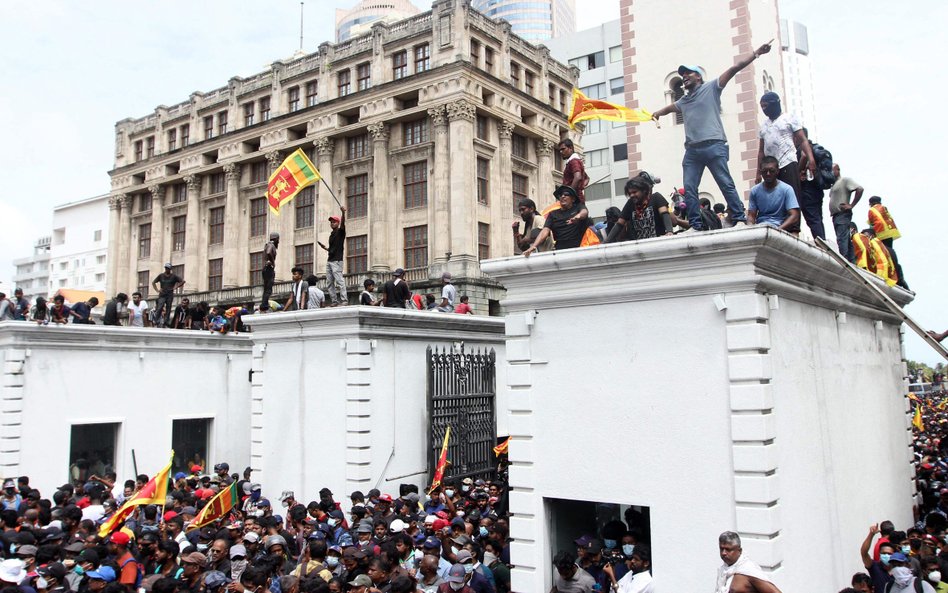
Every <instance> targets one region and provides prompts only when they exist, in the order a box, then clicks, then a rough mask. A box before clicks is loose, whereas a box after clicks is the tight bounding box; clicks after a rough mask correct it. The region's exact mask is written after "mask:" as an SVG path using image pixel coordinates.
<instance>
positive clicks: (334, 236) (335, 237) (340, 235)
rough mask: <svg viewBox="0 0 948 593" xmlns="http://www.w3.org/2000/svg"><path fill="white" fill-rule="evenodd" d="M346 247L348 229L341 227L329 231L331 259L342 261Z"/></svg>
mask: <svg viewBox="0 0 948 593" xmlns="http://www.w3.org/2000/svg"><path fill="white" fill-rule="evenodd" d="M345 248H346V229H345V227H339V228H338V229H336V230H334V231H333V232H331V233H329V261H342V254H343V252H344V251H345Z"/></svg>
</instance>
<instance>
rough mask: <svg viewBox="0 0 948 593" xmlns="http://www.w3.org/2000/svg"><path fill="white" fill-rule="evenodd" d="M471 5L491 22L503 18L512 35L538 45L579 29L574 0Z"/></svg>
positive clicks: (497, 0) (491, 0)
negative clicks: (507, 23) (577, 27)
mask: <svg viewBox="0 0 948 593" xmlns="http://www.w3.org/2000/svg"><path fill="white" fill-rule="evenodd" d="M471 5H472V6H473V7H474V8H475V9H477V10H479V11H481V12H483V13H484V14H485V15H487V16H489V17H490V18H492V19H504V20H505V21H507V22H509V23H510V27H511V29H513V32H514V33H516V34H517V35H519V36H520V37H522V38H524V39H526V40H527V41H530V42H532V43H536V42H538V41H546V40H548V39H555V38H557V37H561V36H563V35H569V34H570V33H572V32H573V31H575V30H576V2H575V0H541V1H539V2H536V1H534V2H523V1H522V0H473V1H472V2H471Z"/></svg>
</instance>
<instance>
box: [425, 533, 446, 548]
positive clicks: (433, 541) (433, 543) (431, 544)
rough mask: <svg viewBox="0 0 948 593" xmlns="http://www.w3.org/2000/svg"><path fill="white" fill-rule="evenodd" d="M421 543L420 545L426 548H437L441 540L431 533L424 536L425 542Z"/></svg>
mask: <svg viewBox="0 0 948 593" xmlns="http://www.w3.org/2000/svg"><path fill="white" fill-rule="evenodd" d="M421 545H422V547H425V548H428V549H429V550H437V549H438V548H440V547H441V540H440V539H438V538H436V537H435V536H433V535H432V536H430V537H428V538H426V539H425V543H423V544H421Z"/></svg>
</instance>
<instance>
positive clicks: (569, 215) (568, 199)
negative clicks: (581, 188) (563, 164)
mask: <svg viewBox="0 0 948 593" xmlns="http://www.w3.org/2000/svg"><path fill="white" fill-rule="evenodd" d="M553 195H554V196H555V197H556V199H558V200H559V202H560V207H559V209H557V210H554V211H552V212H550V213H549V214H548V215H547V217H546V223H544V225H543V230H542V231H540V234H539V235H538V236H537V238H536V239H534V241H533V243H531V244H530V247H528V248H527V249H525V250H524V251H523V255H524V257H530V254H531V253H533V252H534V251H537V250H538V249H539V248H540V246H541V245H542V244H543V242H544V241H546V240H547V239H548V238H549V237H550V236H552V237H553V241H554V242H555V243H554V249H555V250H557V251H561V250H563V249H573V248H575V247H579V246H580V245H581V244H582V240H583V235H584V234H585V233H586V229H587V227H588V226H589V210H587V209H586V206H585V205H583V203H582V202H580V201H579V196H578V194H577V193H576V190H575V189H573V188H572V187H570V186H568V185H561V186H559V187H558V188H556V191H555V192H553Z"/></svg>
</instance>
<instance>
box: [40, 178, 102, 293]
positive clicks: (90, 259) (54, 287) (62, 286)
mask: <svg viewBox="0 0 948 593" xmlns="http://www.w3.org/2000/svg"><path fill="white" fill-rule="evenodd" d="M108 246H109V196H108V195H102V196H96V197H93V198H87V199H85V200H78V201H75V202H69V203H68V204H61V205H59V206H56V207H55V208H53V240H52V246H51V248H50V253H49V294H50V295H54V294H56V293H57V292H59V293H60V294H62V295H63V296H64V297H66V300H67V301H69V302H70V303H75V302H77V301H85V300H87V299H88V298H89V297H90V296H96V297H97V298H98V299H99V302H100V307H102V306H104V305H105V284H106V278H105V276H106V272H107V270H108V257H109V254H108Z"/></svg>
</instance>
